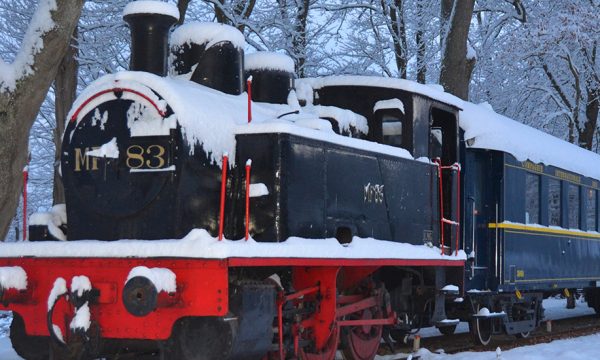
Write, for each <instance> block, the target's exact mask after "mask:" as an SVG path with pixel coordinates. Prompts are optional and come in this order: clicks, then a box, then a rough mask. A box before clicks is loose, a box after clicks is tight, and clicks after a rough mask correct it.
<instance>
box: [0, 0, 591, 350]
mask: <svg viewBox="0 0 600 360" xmlns="http://www.w3.org/2000/svg"><path fill="white" fill-rule="evenodd" d="M177 17H178V12H177V9H176V8H175V7H173V6H171V5H169V4H166V3H161V2H150V1H138V2H133V3H131V4H129V5H128V6H127V7H126V9H125V13H124V18H125V20H126V21H127V22H128V23H129V25H130V29H131V32H132V51H131V69H130V70H131V71H126V72H120V73H117V74H113V75H107V76H104V77H102V78H100V79H99V80H97V81H95V82H94V83H92V84H91V85H90V86H89V87H88V88H87V89H86V90H85V91H84V92H83V93H82V94H81V95H80V96H79V98H78V99H77V101H76V103H75V104H74V106H73V109H72V111H71V113H70V114H69V117H68V119H67V126H66V131H65V134H64V138H63V147H62V149H63V157H62V176H63V183H64V186H65V196H66V216H64V214H63V215H62V216H56V214H54V216H53V215H52V214H49V216H42V215H36V219H37V220H36V221H35V222H34V224H33V226H32V227H31V231H30V238H31V240H30V242H25V243H7V244H2V246H1V247H0V295H1V300H2V305H0V308H1V309H8V310H12V311H13V323H12V326H11V340H12V343H13V347H14V348H15V349H16V351H17V352H18V353H19V354H20V355H21V356H23V357H24V358H26V359H45V358H48V357H49V356H50V354H49V352H52V353H53V354H52V355H53V356H55V357H58V358H61V359H71V358H78V359H81V358H90V359H93V358H97V357H101V356H114V355H115V354H121V353H125V352H129V353H134V354H135V353H137V354H142V353H147V354H150V353H160V354H161V356H163V357H164V358H171V359H261V358H265V357H268V358H271V359H276V358H277V359H285V358H301V359H311V360H312V359H325V360H332V359H334V357H335V353H336V352H337V350H338V348H340V349H341V350H342V351H343V353H344V354H345V356H346V358H348V359H361V360H362V359H373V358H374V357H375V354H376V351H377V349H378V347H379V344H380V343H381V340H382V338H384V339H388V336H392V337H399V336H403V335H404V334H406V333H408V332H409V331H410V330H411V329H415V328H419V327H422V326H437V327H438V328H439V329H440V331H441V332H443V333H446V334H450V333H452V332H453V331H454V328H455V327H456V324H457V323H458V322H459V321H461V320H462V321H469V322H470V323H471V325H472V326H471V332H472V334H473V335H474V336H475V337H476V339H477V340H478V341H480V342H482V343H487V342H489V340H490V337H491V335H492V333H494V332H506V333H509V334H518V335H522V336H526V335H527V334H528V332H529V331H530V330H532V329H533V328H535V327H536V326H537V325H538V323H539V321H540V320H541V319H542V317H543V310H542V307H541V299H542V297H543V295H544V293H549V292H553V291H556V289H561V288H566V289H573V288H584V289H585V291H586V298H587V299H588V302H589V304H590V306H593V307H595V308H596V309H597V310H599V309H600V293H599V292H598V291H597V288H596V284H597V283H596V281H600V269H598V266H595V265H593V264H592V262H594V261H595V262H596V263H598V260H600V259H598V257H600V255H599V254H600V251H598V250H599V249H598V242H595V241H589V240H593V239H598V238H600V234H598V233H597V232H596V231H597V226H598V221H597V212H598V211H597V209H598V206H597V205H596V204H597V201H598V196H597V193H596V192H597V190H596V189H597V180H596V179H600V174H596V173H593V172H590V171H593V169H590V168H588V167H585V166H584V167H581V168H578V167H577V166H578V163H574V162H572V161H568V160H567V159H568V156H567V155H565V154H575V155H576V156H580V157H586V158H587V163H590V162H597V161H598V157H597V155H595V154H591V153H588V152H586V151H584V150H581V149H578V148H576V147H574V146H571V145H568V144H565V143H563V142H561V141H559V140H557V139H554V138H552V137H550V136H546V135H544V134H541V133H539V132H537V131H535V130H533V129H530V128H528V127H526V126H523V125H519V124H517V123H515V122H514V121H512V120H509V119H505V118H502V117H500V116H499V115H496V114H495V113H493V112H492V111H489V110H486V109H484V108H483V107H481V106H478V105H473V104H470V103H465V102H463V101H461V100H459V99H457V98H455V97H453V96H451V95H448V94H445V93H443V92H441V91H438V90H436V89H434V88H431V87H428V86H424V85H420V84H416V83H412V82H409V81H405V80H398V79H384V78H373V77H328V78H317V79H299V80H295V79H294V66H293V62H292V61H291V60H290V59H289V58H287V57H285V56H283V55H278V54H271V53H256V54H250V55H246V56H244V53H243V48H244V45H245V43H244V38H243V35H242V34H240V33H239V32H237V30H235V29H234V28H231V27H228V26H225V25H219V24H199V23H190V24H186V25H182V26H180V27H179V28H177V29H176V30H175V31H174V32H173V33H172V34H171V37H170V45H169V44H168V41H167V40H168V35H169V29H170V27H171V26H172V25H173V24H174V23H175V21H176V20H177ZM169 54H170V55H169ZM246 80H249V81H248V82H247V81H246ZM248 94H251V95H250V97H251V99H252V101H250V100H249V99H248V97H249V95H248ZM461 110H462V111H461ZM459 115H460V123H459ZM514 131H516V132H521V133H524V134H525V136H526V137H527V138H528V139H537V140H538V141H539V142H540V144H544V145H548V146H550V148H547V149H544V152H543V153H542V152H540V151H539V150H537V151H530V150H531V149H532V146H527V145H523V142H522V141H520V139H519V138H518V136H517V134H514V133H512V132H514ZM507 134H510V135H511V136H512V138H505V137H504V135H507ZM464 139H467V140H466V141H464ZM534 150H535V149H534ZM540 154H542V155H540ZM461 163H462V164H463V166H462V168H461V166H460V165H459V164H461ZM542 163H543V164H542ZM583 163H585V162H583ZM554 166H556V168H555V167H554ZM531 174H533V175H534V176H537V178H536V179H537V189H538V190H537V192H535V191H534V190H532V189H535V180H532V178H531V176H532V175H531ZM554 180H557V181H559V184H560V185H559V188H560V189H562V190H561V191H562V192H561V193H560V194H562V195H560V196H559V200H560V201H558V204H559V205H558V208H559V209H560V210H559V213H560V214H561V215H560V216H559V220H558V221H559V223H558V224H555V223H548V222H549V221H550V220H549V219H552V217H551V216H549V215H548V214H551V213H552V212H553V211H555V208H556V197H553V195H551V194H553V193H550V191H552V190H551V189H554V185H552V184H550V182H551V181H554ZM532 184H534V185H532ZM572 184H577V186H579V187H578V189H579V190H578V191H579V192H578V194H579V197H578V199H579V200H578V201H577V207H578V211H579V212H580V215H579V217H578V218H577V219H578V220H577V221H578V222H579V225H580V226H578V228H579V229H580V230H577V231H575V230H566V229H562V228H560V229H559V228H557V227H549V226H544V225H556V226H562V227H563V228H564V227H567V226H565V225H567V224H568V225H569V227H573V226H571V223H570V220H568V219H570V217H569V211H570V209H571V208H572V206H570V205H571V203H572V200H571V196H570V195H567V194H572V190H571V187H570V186H571V185H572ZM532 194H533V195H532ZM536 194H537V195H536ZM589 194H593V201H592V200H590V199H592V197H591V195H589ZM531 196H533V198H532V197H531ZM535 196H537V202H535ZM548 199H551V200H552V201H551V202H553V203H552V205H551V206H550V205H548V206H546V205H544V204H543V202H544V201H547V200H548ZM525 200H527V201H525ZM519 201H521V202H522V203H519ZM561 201H562V203H561ZM573 201H574V200H573ZM517 203H518V204H517ZM567 203H568V205H569V206H567ZM519 204H520V205H519ZM536 204H537V205H536ZM592 204H593V211H591V212H590V210H589V209H590V208H591V206H592ZM536 206H537V212H535V211H536ZM561 206H562V207H561ZM526 213H527V214H528V216H525V214H526ZM583 214H585V216H584V215H583ZM590 214H591V215H590ZM63 218H68V227H65V226H62V227H59V226H58V225H61V224H60V222H61V219H63ZM592 218H593V219H594V222H593V223H590V221H591V220H590V219H592ZM44 219H45V220H44ZM57 219H58V220H57ZM55 220H57V221H55ZM44 221H46V223H44ZM553 221H554V220H553ZM560 221H562V222H560ZM529 222H533V223H536V224H537V225H528V224H529ZM539 224H542V225H539ZM64 231H66V234H64V233H63V232H64ZM36 235H37V238H36ZM62 237H64V238H66V240H67V241H56V240H55V239H57V238H62ZM90 239H93V240H90ZM122 239H130V240H122ZM169 239H172V240H169ZM227 239H240V240H227ZM532 239H533V240H532ZM538 239H541V240H538ZM34 240H50V241H34ZM539 241H547V242H548V243H551V244H552V246H556V247H557V248H558V249H563V246H567V248H565V250H562V252H557V253H554V252H553V251H554V250H556V249H555V248H553V247H552V246H548V247H540V246H539ZM466 253H468V254H470V255H469V256H468V257H467V255H466ZM583 259H585V263H584V262H583V261H579V260H583ZM550 260H551V261H554V260H556V261H560V266H559V263H555V264H552V263H548V262H547V261H550ZM557 271H558V272H557ZM447 314H448V315H447ZM49 344H50V346H49Z"/></svg>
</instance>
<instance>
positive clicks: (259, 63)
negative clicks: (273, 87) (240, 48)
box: [244, 51, 294, 73]
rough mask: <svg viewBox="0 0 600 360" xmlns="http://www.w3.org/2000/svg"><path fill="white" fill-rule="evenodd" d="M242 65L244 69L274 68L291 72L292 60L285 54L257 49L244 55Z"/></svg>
mask: <svg viewBox="0 0 600 360" xmlns="http://www.w3.org/2000/svg"><path fill="white" fill-rule="evenodd" d="M244 67H245V69H246V70H275V71H285V72H288V73H293V72H294V60H292V58H291V57H289V56H287V55H285V54H280V53H276V52H269V51H259V52H255V53H252V54H247V55H246V56H245V58H244Z"/></svg>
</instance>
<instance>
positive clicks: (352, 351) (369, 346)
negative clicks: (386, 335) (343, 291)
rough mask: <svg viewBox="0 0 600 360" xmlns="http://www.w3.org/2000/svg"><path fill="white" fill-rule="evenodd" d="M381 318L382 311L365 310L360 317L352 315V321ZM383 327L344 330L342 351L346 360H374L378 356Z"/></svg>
mask: <svg viewBox="0 0 600 360" xmlns="http://www.w3.org/2000/svg"><path fill="white" fill-rule="evenodd" d="M379 318H381V310H379V309H365V310H363V311H362V312H361V314H360V315H354V314H353V315H352V316H350V317H349V319H350V320H358V319H360V320H370V319H379ZM382 333H383V325H378V326H371V325H363V326H352V327H345V328H343V329H342V346H343V347H342V351H343V353H344V358H345V359H346V360H372V359H374V358H375V355H377V350H378V349H379V344H380V342H381V334H382Z"/></svg>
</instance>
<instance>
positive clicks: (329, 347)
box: [298, 324, 339, 360]
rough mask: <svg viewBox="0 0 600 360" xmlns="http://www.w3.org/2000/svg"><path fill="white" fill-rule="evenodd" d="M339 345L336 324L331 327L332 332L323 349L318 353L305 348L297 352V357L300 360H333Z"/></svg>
mask: <svg viewBox="0 0 600 360" xmlns="http://www.w3.org/2000/svg"><path fill="white" fill-rule="evenodd" d="M338 343H339V331H338V326H337V324H334V325H333V331H332V332H331V335H330V336H329V340H327V344H325V347H324V348H323V349H322V350H321V351H319V352H312V351H314V350H309V349H306V348H301V349H300V350H299V351H298V355H299V356H300V359H301V360H334V359H335V354H336V352H337V348H338Z"/></svg>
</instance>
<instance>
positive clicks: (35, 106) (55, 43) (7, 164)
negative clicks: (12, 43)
mask: <svg viewBox="0 0 600 360" xmlns="http://www.w3.org/2000/svg"><path fill="white" fill-rule="evenodd" d="M82 6H83V0H56V2H50V1H47V0H41V1H40V3H39V5H38V9H37V11H36V12H35V14H34V16H33V19H32V21H31V23H30V28H29V29H28V31H27V34H26V35H25V39H24V41H23V45H22V48H21V49H20V51H19V53H18V54H17V57H16V59H15V61H14V62H13V63H12V64H11V65H7V64H4V63H2V64H0V65H2V67H3V69H4V71H3V72H2V79H0V87H1V89H2V92H1V93H0V169H2V175H1V176H0V235H1V237H2V238H4V236H5V235H6V232H7V230H8V226H9V224H10V221H11V218H12V216H13V214H14V212H15V209H16V207H17V204H18V198H19V193H20V191H21V189H22V186H23V184H22V181H21V172H22V170H23V167H24V166H25V164H26V162H27V156H28V137H29V130H30V129H31V126H32V124H33V122H34V121H35V118H36V116H37V113H38V110H39V108H40V105H41V104H42V102H43V101H44V98H45V97H46V93H47V92H48V89H49V88H50V86H51V84H52V82H53V80H54V79H55V77H56V72H57V69H58V67H59V65H60V62H61V60H62V58H63V56H64V54H65V53H66V51H67V49H68V46H69V42H70V39H71V35H72V34H73V30H74V29H75V26H76V24H77V21H78V19H79V16H80V14H81V8H82ZM42 44H43V47H41V45H42Z"/></svg>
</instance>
